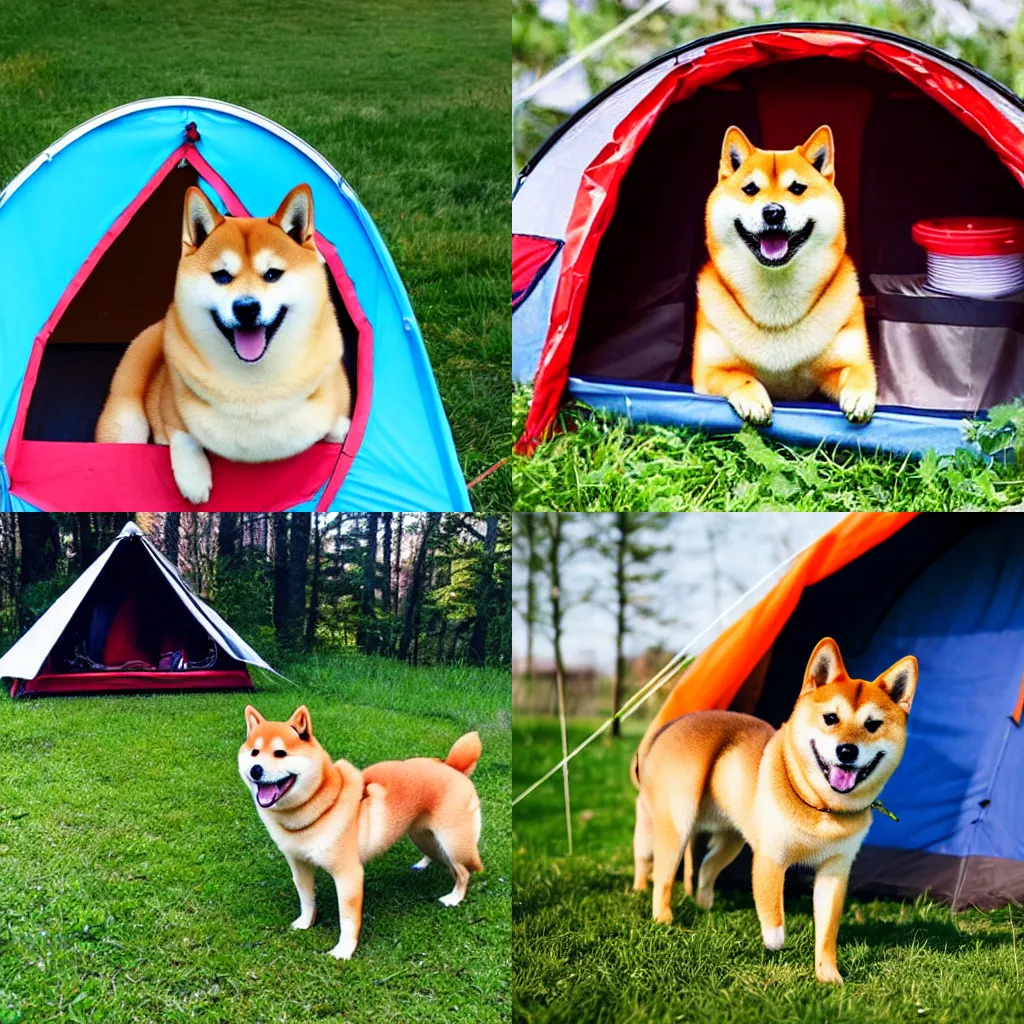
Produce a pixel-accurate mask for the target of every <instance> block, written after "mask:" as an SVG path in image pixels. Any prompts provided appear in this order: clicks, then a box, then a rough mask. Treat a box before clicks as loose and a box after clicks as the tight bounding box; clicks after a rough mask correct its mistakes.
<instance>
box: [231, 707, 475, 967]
mask: <svg viewBox="0 0 1024 1024" xmlns="http://www.w3.org/2000/svg"><path fill="white" fill-rule="evenodd" d="M245 728H246V737H245V742H244V743H243V744H242V746H241V748H240V749H239V751H238V771H239V774H240V775H241V776H242V781H243V782H244V783H245V784H246V785H247V786H248V787H249V789H250V791H251V792H252V796H253V800H254V801H255V804H256V811H257V813H258V814H259V816H260V818H261V819H262V820H263V824H264V825H266V827H267V831H268V832H269V833H270V837H271V839H273V840H274V842H275V843H276V844H277V848H278V849H279V850H280V851H281V853H283V854H284V856H285V860H287V861H288V866H289V868H291V872H292V881H293V882H294V883H295V889H296V891H297V892H298V894H299V916H298V917H297V918H296V919H295V920H294V921H292V927H293V928H301V929H305V928H308V927H309V926H310V925H311V924H312V923H313V920H314V918H315V917H316V894H315V891H314V887H313V878H314V875H315V874H316V869H317V868H318V867H319V868H323V869H324V870H325V871H327V872H328V874H330V876H331V877H332V878H333V879H334V885H335V888H336V890H337V894H338V909H339V916H340V918H341V935H340V937H339V939H338V943H337V945H336V946H335V947H334V949H332V950H331V956H333V957H334V958H335V959H338V960H348V959H349V958H350V957H351V956H352V953H353V952H354V951H355V948H356V943H357V942H358V940H359V927H360V924H361V921H362V908H363V865H364V864H365V863H366V862H367V861H369V860H372V859H373V858H374V857H376V856H379V855H380V854H382V853H383V852H384V851H385V850H387V849H388V848H389V847H390V846H392V845H393V844H394V843H396V842H397V841H398V840H399V839H401V838H402V836H405V835H407V836H408V837H409V838H410V839H411V840H412V841H413V843H415V844H416V846H417V847H419V849H420V851H421V852H422V853H423V857H422V859H421V860H419V861H417V862H416V863H415V864H414V865H413V868H414V869H416V870H423V869H424V868H427V867H429V866H430V864H432V863H434V862H435V861H436V862H437V863H439V864H442V865H443V866H444V867H445V868H446V869H447V870H448V872H449V873H450V874H451V876H452V878H453V879H454V881H455V887H454V888H453V889H452V891H451V892H450V893H448V894H447V895H446V896H442V897H441V898H440V899H441V902H442V903H443V904H444V905H445V906H448V907H454V906H457V905H458V904H459V903H461V902H462V900H463V898H464V897H465V895H466V888H467V886H468V885H469V876H470V872H472V871H483V869H484V866H483V864H482V863H481V862H480V855H479V853H478V852H477V841H478V840H479V838H480V799H479V797H478V796H477V792H476V789H475V788H474V786H473V783H472V782H470V781H469V776H470V775H472V774H473V770H474V769H475V768H476V765H477V762H478V761H479V760H480V754H481V749H482V748H481V745H480V737H479V736H478V735H477V733H475V732H471V733H467V734H466V735H465V736H462V737H461V738H460V739H458V740H456V741H455V744H454V745H453V746H452V749H451V750H450V751H449V753H448V757H447V758H445V760H444V761H438V760H435V759H433V758H427V757H414V758H410V759H409V760H407V761H383V762H381V763H380V764H374V765H370V766H369V767H368V768H366V769H364V770H363V771H360V770H359V769H358V768H356V767H355V766H354V765H351V764H349V762H348V761H332V760H331V758H330V757H329V756H328V754H327V752H326V751H325V750H324V748H323V747H322V746H320V744H319V743H318V742H317V740H316V739H315V738H314V736H313V724H312V721H311V720H310V716H309V711H307V710H306V708H305V707H304V706H303V707H301V708H299V709H298V710H297V711H296V712H295V714H293V715H292V717H291V718H289V719H288V721H287V722H268V721H267V720H266V719H265V718H263V716H262V715H260V713H259V712H258V711H257V710H256V709H255V708H253V707H251V706H250V707H246V709H245Z"/></svg>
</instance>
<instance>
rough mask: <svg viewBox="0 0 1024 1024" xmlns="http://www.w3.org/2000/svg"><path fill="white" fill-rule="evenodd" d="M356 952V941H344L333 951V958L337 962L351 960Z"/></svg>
mask: <svg viewBox="0 0 1024 1024" xmlns="http://www.w3.org/2000/svg"><path fill="white" fill-rule="evenodd" d="M355 951H356V942H355V939H342V940H341V941H340V942H339V943H338V944H337V945H336V946H335V947H334V949H332V950H331V956H333V957H334V959H335V960H351V959H352V954H353V953H354V952H355Z"/></svg>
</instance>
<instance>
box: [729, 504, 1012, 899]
mask: <svg viewBox="0 0 1024 1024" xmlns="http://www.w3.org/2000/svg"><path fill="white" fill-rule="evenodd" d="M829 635H831V636H833V637H835V639H836V640H837V641H838V643H839V647H840V650H841V651H842V654H843V659H844V661H845V663H846V667H847V669H848V670H849V672H850V675H851V676H854V677H859V678H865V679H874V678H875V677H876V676H877V675H878V674H879V673H880V672H882V671H884V670H885V669H886V668H887V667H888V666H889V665H891V664H892V663H893V662H895V661H897V660H898V659H899V658H901V657H903V656H904V655H906V654H913V655H915V656H916V657H917V659H918V661H919V663H920V681H919V683H918V689H917V694H916V696H915V699H914V704H913V708H912V710H911V712H910V717H909V720H908V740H907V747H906V753H905V754H904V757H903V761H902V763H901V764H900V766H899V768H898V769H897V770H896V772H895V774H894V775H893V777H892V778H891V779H890V781H889V782H888V783H887V784H886V787H885V791H884V793H883V794H882V796H883V800H884V802H885V804H886V806H887V807H889V808H891V809H892V810H893V811H894V812H895V813H896V814H897V815H898V816H899V818H900V821H899V822H898V823H897V822H893V821H890V820H889V819H887V818H885V817H883V816H882V815H878V814H876V815H875V820H874V823H873V824H872V826H871V830H870V832H869V833H868V836H867V839H866V841H865V845H864V847H863V848H862V850H861V853H860V855H859V856H858V858H857V861H856V862H855V864H854V874H853V879H852V882H853V885H854V887H855V888H860V889H861V890H862V891H874V892H882V893H892V894H896V895H904V896H913V895H916V894H918V893H921V892H925V891H927V892H929V893H930V894H931V895H932V896H934V897H936V898H938V899H944V900H946V901H948V902H950V903H952V904H953V906H954V907H960V906H966V905H968V904H974V905H976V906H981V907H991V906H995V905H998V904H1000V903H1005V902H1006V901H1008V900H1015V901H1024V730H1022V728H1021V716H1022V711H1024V708H1022V703H1024V529H1022V523H1021V518H1019V517H1018V516H1016V515H992V514H982V513H975V514H960V515H955V514H925V515H920V516H917V517H916V518H914V519H913V520H911V521H910V522H909V523H907V525H905V526H903V527H902V528H901V529H899V530H898V531H897V532H895V533H894V534H893V535H892V536H891V537H889V538H888V539H886V540H884V541H883V542H882V543H880V544H878V545H877V546H875V547H873V548H872V549H871V550H869V551H867V552H866V553H864V554H861V555H860V556H859V557H858V558H856V559H855V560H854V561H852V562H850V563H849V564H848V565H846V566H845V567H844V568H842V569H840V570H839V571H838V572H835V573H834V574H833V575H830V576H828V577H826V578H825V579H823V580H821V581H820V582H818V583H815V584H813V585H812V586H809V587H807V588H806V589H805V590H804V591H803V593H802V595H801V598H800V601H799V603H798V604H797V606H796V608H795V609H794V611H793V613H792V614H791V615H790V617H789V619H788V620H787V622H786V625H785V626H784V628H783V630H782V632H781V633H780V634H779V636H778V637H777V638H776V640H775V642H774V645H773V646H772V648H771V655H770V657H771V661H770V664H769V667H768V670H767V673H766V675H765V676H764V681H763V685H762V686H761V689H760V693H759V695H758V696H757V698H756V702H752V704H748V705H747V707H746V708H745V710H752V712H753V713H754V714H756V715H758V716H759V717H761V718H764V719H766V720H767V721H769V722H771V723H772V724H773V725H779V724H780V723H781V722H782V721H784V720H785V719H786V718H788V717H789V713H790V711H791V710H792V707H793V703H794V701H795V700H796V697H797V694H798V692H799V690H800V683H801V679H802V678H803V671H804V667H805V665H806V663H807V658H808V656H809V654H810V652H811V650H812V649H813V648H814V645H815V644H816V643H817V642H818V640H820V639H821V638H822V637H823V636H829ZM747 696H748V698H749V694H748V695H747Z"/></svg>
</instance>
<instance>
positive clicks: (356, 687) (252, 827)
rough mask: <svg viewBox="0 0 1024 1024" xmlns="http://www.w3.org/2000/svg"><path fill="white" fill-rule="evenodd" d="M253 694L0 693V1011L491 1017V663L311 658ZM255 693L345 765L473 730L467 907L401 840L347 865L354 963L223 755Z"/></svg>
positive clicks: (209, 1018)
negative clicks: (305, 722)
mask: <svg viewBox="0 0 1024 1024" xmlns="http://www.w3.org/2000/svg"><path fill="white" fill-rule="evenodd" d="M285 671H286V672H287V673H288V675H289V676H290V678H291V679H292V680H293V683H289V682H285V681H283V680H280V679H276V678H273V677H269V676H266V675H264V676H261V679H260V680H258V681H257V686H258V687H259V691H260V692H259V693H257V694H255V695H253V694H243V693H239V694H190V695H180V696H175V695H169V694H158V695H150V696H134V697H128V696H118V697H86V698H73V699H72V698H68V699H60V698H50V699H38V700H22V701H17V702H15V701H11V700H9V699H6V698H4V699H0V735H2V736H3V738H4V739H3V746H4V758H3V764H4V768H3V776H4V788H3V791H2V795H0V908H2V912H0V1022H2V1024H13V1022H14V1021H25V1022H29V1021H31V1022H54V1024H56V1022H62V1024H63V1022H78V1021H83V1022H84V1021H88V1022H96V1024H99V1022H110V1024H120V1022H128V1021H132V1022H135V1021H139V1022H146V1024H155V1022H159V1024H175V1022H183V1021H203V1022H204V1024H239V1022H243V1021H244V1022H246V1024H272V1022H283V1021H288V1022H289V1024H292V1022H294V1024H305V1022H313V1021H316V1022H325V1024H331V1022H334V1024H338V1022H341V1021H345V1022H369V1021H372V1022H378V1021H382V1020H401V1021H440V1020H444V1021H453V1022H465V1024H469V1022H476V1021H499V1020H507V1019H508V1016H509V1012H510V1010H509V1007H510V1000H511V994H510V989H509V970H510V963H509V962H510V952H509V943H510V903H511V883H510V867H511V865H510V860H511V850H510V840H509V836H510V814H509V785H510V762H511V734H510V728H509V725H510V711H509V694H510V690H509V677H508V672H507V670H505V671H499V670H497V669H486V670H482V669H465V668H432V669H428V668H421V669H413V668H410V667H408V666H406V665H403V664H401V663H398V662H395V661H388V660H384V659H370V658H359V657H327V656H321V657H312V658H309V659H307V660H303V661H298V662H296V663H293V664H291V665H287V666H286V667H285ZM249 701H252V702H253V703H254V704H255V705H256V706H257V707H258V708H259V710H260V711H261V712H262V713H263V714H264V715H266V716H268V717H273V718H278V719H280V718H284V717H286V716H288V715H290V714H291V712H292V711H293V710H294V709H295V707H296V706H298V705H299V704H300V703H306V704H307V705H308V707H309V709H310V712H311V714H312V718H313V727H314V731H315V734H316V735H317V737H318V738H319V739H320V740H321V742H322V743H323V744H324V746H325V747H326V748H327V750H328V751H329V752H330V753H331V754H333V755H334V756H336V757H345V758H347V759H349V760H351V761H353V762H354V763H356V764H357V765H365V764H367V763H370V762H372V761H377V760H382V759H385V758H394V757H406V756H413V755H426V756H438V757H443V756H444V755H445V754H446V753H447V751H448V748H449V747H450V745H451V743H452V742H453V741H454V740H455V739H456V738H457V737H458V736H459V735H461V734H462V733H463V732H465V731H467V730H469V729H478V730H479V731H480V733H481V737H482V739H483V748H484V753H483V758H482V760H481V762H480V767H479V768H478V770H477V772H476V774H475V775H474V782H475V783H476V785H477V789H478V791H479V793H480V798H481V803H482V807H483V834H482V837H481V841H480V852H481V857H482V859H483V862H484V865H485V868H486V870H485V872H484V873H483V874H481V875H475V876H474V878H473V880H472V881H471V883H470V888H469V893H468V895H467V897H466V900H465V902H464V903H463V904H462V905H461V906H459V907H457V908H446V907H443V906H441V904H440V903H438V902H437V898H438V897H439V896H441V895H443V894H444V893H445V892H447V891H448V890H449V888H450V887H451V883H450V879H449V878H448V876H447V873H445V872H443V871H441V870H439V869H437V868H431V869H430V870H428V871H425V872H422V873H418V872H413V871H410V870H409V866H410V864H412V863H413V861H414V860H416V859H418V856H419V855H418V851H416V849H415V848H414V847H413V846H412V844H411V843H410V842H409V841H408V840H407V839H403V840H400V841H399V843H398V844H397V845H396V846H395V847H393V848H392V849H391V850H390V851H389V852H388V853H386V854H385V855H384V856H382V857H381V858H379V859H378V860H376V861H373V862H371V863H370V864H369V865H368V866H367V870H366V891H365V899H364V905H363V913H364V916H363V930H362V935H361V937H360V944H359V948H358V949H357V951H356V954H355V956H354V958H353V959H352V960H351V961H348V962H347V963H339V962H337V961H335V960H334V959H332V958H331V957H330V956H329V955H328V952H327V951H328V950H330V949H331V947H332V946H333V945H334V944H335V942H336V941H337V937H338V911H337V903H336V901H335V897H334V891H333V885H332V883H331V880H330V878H329V877H328V876H327V875H325V874H324V873H323V872H320V873H318V878H317V895H318V903H319V916H318V919H317V922H316V924H314V926H313V927H312V928H311V929H310V930H309V931H306V932H294V931H292V930H291V929H290V928H289V924H290V922H291V921H292V919H293V917H294V916H295V914H296V912H297V910H296V908H297V906H298V903H297V897H296V895H295V892H294V888H293V886H292V883H291V878H290V875H289V872H288V867H287V864H286V863H285V860H284V858H283V857H282V856H281V854H280V853H279V852H278V850H277V848H276V847H275V846H274V844H273V842H272V841H271V839H270V837H269V836H268V835H267V832H266V830H265V828H264V827H263V824H262V823H261V822H260V820H259V818H258V817H257V815H256V812H255V810H254V808H253V802H252V797H251V796H250V795H249V792H248V790H247V788H246V787H245V786H244V785H243V783H242V782H241V780H240V779H239V778H238V773H237V767H236V763H235V758H236V753H237V750H238V746H239V744H240V743H241V742H242V740H243V739H244V726H243V721H242V709H243V707H244V706H245V704H246V703H247V702H249Z"/></svg>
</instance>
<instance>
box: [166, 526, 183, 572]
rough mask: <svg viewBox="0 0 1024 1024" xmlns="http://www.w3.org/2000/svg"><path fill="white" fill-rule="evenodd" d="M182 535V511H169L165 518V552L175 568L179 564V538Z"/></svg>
mask: <svg viewBox="0 0 1024 1024" xmlns="http://www.w3.org/2000/svg"><path fill="white" fill-rule="evenodd" d="M180 536H181V513H180V512H168V513H167V516H166V518H165V519H164V554H165V555H166V556H167V561H168V562H170V563H171V565H173V566H174V567H175V568H177V566H178V540H179V538H180Z"/></svg>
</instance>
